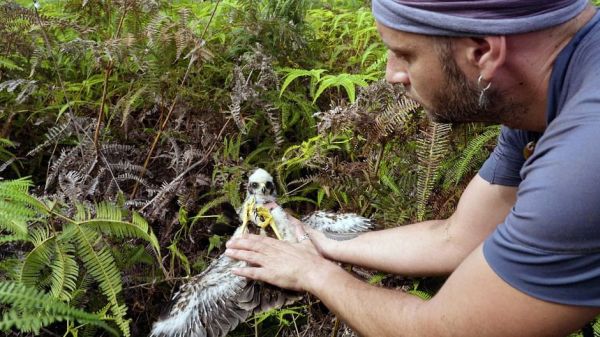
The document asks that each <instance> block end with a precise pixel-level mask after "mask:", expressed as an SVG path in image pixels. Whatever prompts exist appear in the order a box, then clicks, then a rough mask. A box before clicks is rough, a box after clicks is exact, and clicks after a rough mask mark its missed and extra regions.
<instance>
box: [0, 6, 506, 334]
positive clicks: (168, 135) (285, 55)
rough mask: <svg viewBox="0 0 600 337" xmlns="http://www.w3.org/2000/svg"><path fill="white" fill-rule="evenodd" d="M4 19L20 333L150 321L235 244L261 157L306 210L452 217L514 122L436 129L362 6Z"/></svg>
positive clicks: (7, 249) (0, 64)
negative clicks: (176, 290)
mask: <svg viewBox="0 0 600 337" xmlns="http://www.w3.org/2000/svg"><path fill="white" fill-rule="evenodd" d="M34 3H36V4H38V5H39V9H37V10H36V9H35V7H34V6H33V4H34ZM0 17H2V18H3V19H2V20H0V177H1V178H0V311H1V312H2V313H3V317H2V318H1V319H0V330H3V331H4V330H12V331H14V332H15V333H19V332H21V333H23V334H25V333H26V332H28V331H32V332H34V333H35V334H39V335H43V336H55V335H64V336H80V335H84V336H95V335H98V336H99V335H105V334H107V333H108V334H114V335H122V336H145V335H147V333H148V331H149V327H150V326H151V323H152V322H153V321H154V320H155V319H156V318H157V317H158V315H159V314H160V311H161V309H162V308H163V307H164V304H165V303H166V302H167V301H168V299H169V298H170V296H171V291H172V289H173V287H175V286H178V284H179V282H180V281H181V279H182V278H183V277H185V276H187V275H189V274H196V273H198V272H200V271H201V270H202V269H203V268H205V267H206V265H207V264H208V263H209V262H210V260H211V259H212V258H213V257H214V256H216V255H217V254H220V252H221V251H222V249H223V245H222V243H223V242H224V241H225V240H226V238H227V236H228V235H229V234H231V233H232V231H233V228H234V227H235V226H237V224H238V222H237V221H238V220H237V219H236V217H237V216H236V215H235V211H234V210H235V208H237V207H239V206H240V204H241V200H242V198H243V194H244V188H245V187H244V181H245V179H246V176H247V173H248V172H249V171H250V170H251V169H252V168H254V167H263V168H265V169H267V170H269V171H270V172H272V173H273V175H274V176H275V177H276V179H277V183H278V189H279V192H280V195H281V202H282V203H283V204H285V206H286V207H290V208H292V209H293V210H294V211H296V212H298V213H299V214H303V213H305V212H308V211H310V210H313V209H315V208H319V209H329V210H334V211H353V212H357V213H360V214H362V215H365V216H368V217H371V218H373V219H375V220H376V221H377V222H378V223H380V224H381V226H382V227H392V226H398V225H402V224H406V223H409V222H413V221H417V220H422V219H427V218H432V217H443V216H447V215H448V214H449V213H450V212H451V211H452V209H453V207H454V205H455V204H456V201H457V200H458V196H459V195H460V193H461V191H462V189H463V188H464V185H465V182H466V181H468V179H469V178H470V177H471V176H472V175H473V174H474V172H475V170H476V169H477V168H478V166H479V165H480V164H481V163H482V162H483V160H484V159H485V156H486V155H487V154H488V153H489V150H490V149H491V147H492V146H493V142H494V140H495V137H496V135H497V134H498V130H499V129H498V127H484V126H481V125H465V126H459V127H457V128H456V129H454V130H450V127H449V126H448V125H440V124H435V123H430V122H428V121H427V119H426V118H425V115H424V112H423V111H422V110H421V109H420V108H419V107H418V106H416V105H415V104H414V103H413V102H410V101H407V100H405V99H404V98H403V96H402V92H401V91H400V89H398V88H395V87H393V86H390V85H387V84H385V83H384V82H383V81H381V80H379V79H380V78H382V76H383V73H384V69H385V61H386V50H385V48H384V46H383V44H382V43H381V42H380V40H379V38H378V35H377V31H376V29H375V26H374V22H373V18H372V16H371V14H370V10H369V8H368V4H367V2H366V1H363V0H347V1H339V0H283V1H270V0H243V1H242V0H213V1H191V0H180V1H175V0H173V1H168V2H167V1H161V0H156V1H141V0H128V1H92V0H65V1H58V0H47V1H37V2H36V1H34V2H30V1H16V2H15V1H9V0H0ZM24 177H27V178H24ZM2 179H3V180H2ZM155 233H156V234H155ZM374 275H376V277H373V278H372V282H373V283H375V284H380V285H384V286H385V285H391V284H395V285H397V284H398V282H400V281H399V280H398V279H396V278H394V277H388V276H387V275H383V274H374ZM406 287H407V289H412V290H413V291H414V292H415V294H417V295H419V296H424V297H425V295H424V294H425V293H424V292H423V291H422V290H421V289H418V290H417V288H416V286H414V287H412V281H408V283H407V284H406ZM330 315H331V314H329V313H328V312H327V311H326V309H324V308H323V307H322V306H320V305H319V304H315V303H314V301H311V300H309V301H307V302H306V303H303V304H302V305H300V306H296V307H293V308H285V309H283V310H275V311H270V312H267V313H265V314H263V315H260V316H259V317H255V319H254V320H250V321H249V322H248V324H246V325H244V326H241V327H239V328H238V329H237V330H236V332H234V333H232V336H248V335H254V333H255V329H256V331H259V330H260V333H261V334H260V335H263V336H271V335H272V336H274V335H276V334H278V333H280V332H281V331H288V330H289V331H299V330H310V329H317V328H319V329H321V330H320V331H329V330H331V331H337V329H339V327H338V326H337V324H335V326H332V324H331V322H332V321H333V320H332V319H331V317H330ZM253 324H254V325H255V326H252V325H253ZM328 329H329V330H328Z"/></svg>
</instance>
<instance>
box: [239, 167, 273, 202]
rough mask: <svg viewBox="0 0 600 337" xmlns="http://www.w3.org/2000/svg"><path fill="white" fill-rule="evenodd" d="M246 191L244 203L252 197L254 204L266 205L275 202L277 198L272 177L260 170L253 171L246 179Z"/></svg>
mask: <svg viewBox="0 0 600 337" xmlns="http://www.w3.org/2000/svg"><path fill="white" fill-rule="evenodd" d="M246 191H247V193H246V200H244V203H246V201H248V200H249V199H250V198H252V197H254V198H255V202H256V203H258V204H266V203H269V202H272V201H275V199H276V197H277V191H276V190H275V184H274V183H273V177H272V176H271V175H270V174H269V172H267V171H265V170H263V169H261V168H258V169H256V170H254V172H252V174H251V175H250V177H248V186H247V187H246Z"/></svg>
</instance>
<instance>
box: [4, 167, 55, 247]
mask: <svg viewBox="0 0 600 337" xmlns="http://www.w3.org/2000/svg"><path fill="white" fill-rule="evenodd" d="M30 186H31V181H30V180H28V179H25V178H22V179H18V180H12V181H0V229H4V230H7V231H9V232H11V233H13V234H14V235H15V237H16V238H20V239H22V240H24V239H25V238H26V237H27V233H28V231H27V224H28V222H33V221H36V220H38V219H39V215H40V213H43V212H44V208H43V207H42V205H41V204H40V203H39V202H38V201H37V200H36V199H35V198H33V197H31V196H29V194H27V190H28V188H29V187H30Z"/></svg>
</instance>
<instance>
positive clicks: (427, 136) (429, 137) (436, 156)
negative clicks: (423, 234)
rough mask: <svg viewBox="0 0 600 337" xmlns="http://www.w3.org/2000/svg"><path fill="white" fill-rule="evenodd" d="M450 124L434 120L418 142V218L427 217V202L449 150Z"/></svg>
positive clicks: (419, 219) (420, 219)
mask: <svg viewBox="0 0 600 337" xmlns="http://www.w3.org/2000/svg"><path fill="white" fill-rule="evenodd" d="M450 130H451V126H450V124H440V123H435V122H432V123H431V124H430V125H429V128H428V130H427V131H423V132H422V135H421V138H420V139H419V140H418V143H417V157H418V160H419V162H418V163H419V164H418V165H419V180H418V182H417V220H418V221H422V220H423V219H424V218H425V211H426V208H427V202H428V201H429V197H430V195H431V192H432V190H433V187H434V184H435V178H436V176H437V175H438V173H439V172H438V169H439V168H440V164H441V162H442V160H443V159H444V156H445V155H446V153H447V151H448V147H447V145H448V141H449V136H450Z"/></svg>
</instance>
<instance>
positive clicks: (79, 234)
mask: <svg viewBox="0 0 600 337" xmlns="http://www.w3.org/2000/svg"><path fill="white" fill-rule="evenodd" d="M69 227H73V230H74V232H75V240H76V244H77V249H78V251H79V256H80V257H81V259H82V261H83V264H84V266H85V267H86V269H87V271H88V272H89V273H90V274H91V275H92V277H93V278H94V279H95V280H96V281H97V282H98V285H99V287H100V290H101V291H102V293H103V294H104V295H105V296H106V297H107V299H108V302H109V303H110V305H111V312H112V314H113V316H114V317H113V319H114V321H115V323H116V324H117V326H118V327H119V329H121V332H123V334H124V335H125V336H127V337H128V336H130V335H131V333H130V331H129V321H128V320H126V319H125V315H126V313H127V307H126V306H125V305H121V304H119V298H120V295H121V290H122V281H121V274H120V272H119V269H118V268H117V265H116V263H115V259H114V257H113V256H112V254H111V253H110V250H109V249H108V248H107V247H106V246H102V248H100V249H99V250H96V246H97V242H99V241H100V240H101V238H100V236H99V235H98V233H96V232H95V231H93V230H91V229H88V228H86V227H84V226H79V225H70V226H69Z"/></svg>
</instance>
